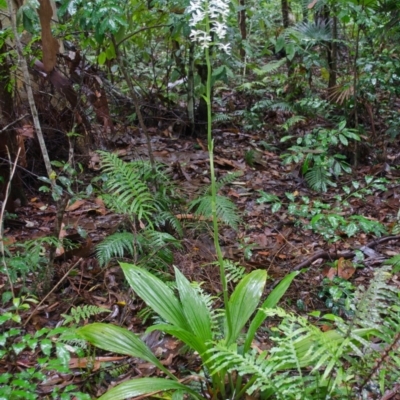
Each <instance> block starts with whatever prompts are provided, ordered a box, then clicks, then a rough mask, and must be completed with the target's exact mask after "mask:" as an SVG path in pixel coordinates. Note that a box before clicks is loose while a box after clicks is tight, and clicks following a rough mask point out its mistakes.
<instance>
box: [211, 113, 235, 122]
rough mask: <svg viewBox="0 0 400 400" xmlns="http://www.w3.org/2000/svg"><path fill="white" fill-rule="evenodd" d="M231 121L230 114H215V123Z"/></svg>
mask: <svg viewBox="0 0 400 400" xmlns="http://www.w3.org/2000/svg"><path fill="white" fill-rule="evenodd" d="M230 121H232V117H231V115H229V114H224V113H218V114H214V115H213V117H212V122H213V123H224V122H230Z"/></svg>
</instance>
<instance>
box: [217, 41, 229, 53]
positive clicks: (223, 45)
mask: <svg viewBox="0 0 400 400" xmlns="http://www.w3.org/2000/svg"><path fill="white" fill-rule="evenodd" d="M217 46H218V48H219V49H220V50H222V51H224V52H225V53H226V54H230V52H231V44H230V43H217Z"/></svg>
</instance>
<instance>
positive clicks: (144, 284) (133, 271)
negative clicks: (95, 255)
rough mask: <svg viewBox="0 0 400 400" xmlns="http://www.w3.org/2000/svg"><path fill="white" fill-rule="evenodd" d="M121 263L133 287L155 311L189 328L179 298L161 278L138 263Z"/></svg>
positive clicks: (173, 323) (172, 322)
mask: <svg viewBox="0 0 400 400" xmlns="http://www.w3.org/2000/svg"><path fill="white" fill-rule="evenodd" d="M120 265H121V268H122V270H123V271H124V274H125V277H126V279H127V281H128V283H129V285H130V286H131V288H132V289H133V290H134V291H135V292H136V294H137V295H138V296H139V297H140V298H141V299H142V300H144V301H145V303H146V304H147V305H148V306H149V307H150V308H151V309H153V311H155V312H156V313H157V314H158V315H159V316H160V317H161V318H163V319H165V320H166V321H167V322H169V323H170V324H172V325H176V326H177V327H179V328H181V329H185V330H187V329H188V323H187V321H186V317H185V314H184V313H183V309H182V306H181V304H180V302H179V300H178V299H177V298H176V297H175V295H174V292H173V291H172V290H171V289H170V288H169V287H168V286H167V285H166V284H165V283H164V282H162V281H161V279H158V278H157V277H155V276H154V275H153V274H151V273H150V272H148V271H146V270H145V269H143V268H139V267H138V266H136V265H133V264H126V263H120Z"/></svg>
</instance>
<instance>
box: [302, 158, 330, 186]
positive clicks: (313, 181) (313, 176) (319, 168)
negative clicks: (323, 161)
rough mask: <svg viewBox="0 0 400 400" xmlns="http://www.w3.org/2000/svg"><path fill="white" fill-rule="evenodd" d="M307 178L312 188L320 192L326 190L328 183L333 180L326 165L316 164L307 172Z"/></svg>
mask: <svg viewBox="0 0 400 400" xmlns="http://www.w3.org/2000/svg"><path fill="white" fill-rule="evenodd" d="M305 179H306V181H307V183H308V185H309V186H310V187H311V189H313V190H316V191H318V192H326V191H327V190H328V185H332V184H333V182H332V181H331V179H330V174H329V172H328V171H327V168H326V167H325V166H324V165H320V164H314V165H313V166H312V167H311V168H310V169H309V170H308V171H307V173H306V175H305Z"/></svg>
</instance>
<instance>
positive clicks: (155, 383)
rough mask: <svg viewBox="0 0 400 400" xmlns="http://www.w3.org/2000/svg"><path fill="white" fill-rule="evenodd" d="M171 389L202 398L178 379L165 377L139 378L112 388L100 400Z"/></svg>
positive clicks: (132, 396) (116, 399)
mask: <svg viewBox="0 0 400 400" xmlns="http://www.w3.org/2000/svg"><path fill="white" fill-rule="evenodd" d="M171 390H173V391H176V390H180V391H183V392H185V393H189V394H191V395H192V396H193V397H194V398H201V397H200V396H199V395H198V394H197V393H196V392H195V391H193V390H192V389H190V388H189V387H187V386H185V385H183V384H181V383H179V382H177V381H172V380H168V379H164V378H137V379H132V380H130V381H127V382H124V383H121V384H120V385H118V386H116V387H114V388H112V389H111V390H109V391H108V392H107V393H105V394H103V396H101V397H99V399H98V400H125V399H127V398H134V397H139V396H144V395H147V394H155V393H157V392H163V391H171Z"/></svg>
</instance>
